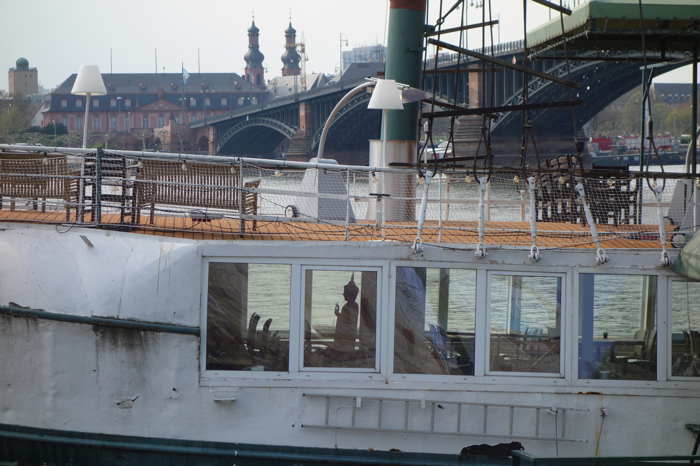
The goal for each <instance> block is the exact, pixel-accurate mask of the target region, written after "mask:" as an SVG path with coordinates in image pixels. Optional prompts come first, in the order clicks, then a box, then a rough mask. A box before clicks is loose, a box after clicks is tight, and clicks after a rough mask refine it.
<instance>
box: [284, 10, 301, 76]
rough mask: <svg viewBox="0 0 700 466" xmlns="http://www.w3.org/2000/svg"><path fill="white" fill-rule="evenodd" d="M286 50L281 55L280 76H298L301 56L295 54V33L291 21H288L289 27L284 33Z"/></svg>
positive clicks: (297, 53)
mask: <svg viewBox="0 0 700 466" xmlns="http://www.w3.org/2000/svg"><path fill="white" fill-rule="evenodd" d="M284 37H285V39H286V40H285V44H284V48H285V49H286V50H285V51H284V53H283V54H282V63H283V64H284V66H283V67H282V76H298V75H299V74H300V73H301V69H300V68H299V61H301V56H300V55H299V52H297V43H296V42H297V31H296V29H294V28H293V27H292V20H291V18H290V19H289V27H288V28H287V30H286V31H285V32H284Z"/></svg>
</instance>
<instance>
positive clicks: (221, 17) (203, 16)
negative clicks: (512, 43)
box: [0, 0, 690, 90]
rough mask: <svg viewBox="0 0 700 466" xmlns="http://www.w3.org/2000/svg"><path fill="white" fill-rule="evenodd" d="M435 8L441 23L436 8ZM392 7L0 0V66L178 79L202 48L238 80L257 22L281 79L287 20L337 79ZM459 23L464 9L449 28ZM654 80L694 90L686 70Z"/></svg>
mask: <svg viewBox="0 0 700 466" xmlns="http://www.w3.org/2000/svg"><path fill="white" fill-rule="evenodd" d="M452 3H453V2H452V1H447V0H446V1H445V2H444V4H445V5H451V4H452ZM467 4H469V2H467ZM514 4H518V5H519V4H520V2H516V0H492V10H493V15H494V17H499V19H500V21H501V27H500V38H501V41H507V40H515V39H519V38H521V37H522V30H523V27H522V24H521V21H522V20H521V16H520V9H519V8H515V9H514V8H513V5H514ZM430 5H431V10H433V11H432V14H431V17H432V18H435V17H436V16H437V11H436V10H437V8H438V5H439V1H438V0H432V1H430ZM387 6H388V0H352V1H344V0H198V1H192V0H187V1H186V0H112V1H106V0H91V1H88V0H61V1H57V0H0V34H1V36H0V67H4V68H5V69H9V68H10V67H13V66H14V65H15V61H16V60H17V58H18V57H26V58H27V59H28V60H29V63H30V66H32V67H36V68H38V70H39V83H40V85H42V86H43V87H44V88H46V89H52V88H54V87H56V86H58V85H59V84H60V83H61V82H63V81H64V80H65V79H66V78H67V77H68V76H69V75H70V74H71V73H75V72H77V70H78V69H79V67H80V65H81V64H96V65H98V66H99V67H100V69H101V71H102V72H103V73H108V72H109V71H110V69H111V70H112V71H113V72H115V73H127V72H129V73H137V72H141V73H148V72H155V70H156V65H155V50H156V49H157V50H158V53H157V54H158V71H159V72H163V71H165V72H171V73H172V72H180V71H181V68H182V65H183V64H184V67H185V68H186V69H187V70H188V71H189V72H190V73H192V72H197V70H198V60H197V50H198V49H199V54H200V57H201V58H200V62H199V64H200V66H201V71H202V72H234V73H239V74H242V73H243V68H244V66H245V63H244V61H243V55H244V54H245V52H246V50H247V41H248V38H247V29H248V27H249V26H250V23H251V19H252V17H253V15H254V17H255V22H256V24H257V26H258V27H259V28H260V49H261V51H262V52H263V54H264V55H265V62H264V65H265V67H266V69H267V74H266V77H267V78H268V79H269V78H272V77H275V76H279V75H280V74H281V68H282V62H281V61H280V56H281V55H282V53H283V52H284V30H285V29H286V28H287V25H288V23H289V18H290V15H291V18H292V22H293V24H294V27H295V29H297V41H298V42H300V41H302V40H303V41H304V42H305V43H306V49H307V54H308V63H307V71H309V72H310V71H315V72H325V73H334V72H335V71H336V70H337V68H338V65H339V62H340V51H341V47H342V49H343V50H349V49H350V48H352V47H357V46H362V45H371V44H376V43H384V42H385V34H386V19H387ZM467 14H468V15H469V20H470V22H471V21H476V20H477V18H480V17H481V10H477V9H476V8H472V7H469V8H468V11H467ZM528 15H529V17H530V22H529V23H528V27H534V26H537V25H539V24H541V23H543V22H545V21H546V20H547V19H548V13H547V10H546V9H545V7H542V6H539V5H536V4H534V3H533V4H532V6H531V7H529V13H528ZM458 21H459V11H458V12H455V13H453V14H452V16H451V17H450V19H449V20H448V21H447V22H446V24H445V26H450V25H455V24H458ZM495 34H496V35H497V36H498V34H499V32H498V30H496V32H495ZM341 36H342V41H341ZM454 36H456V35H454ZM478 37H479V33H478V32H474V33H473V34H472V35H471V36H470V38H469V40H470V45H471V46H478ZM455 39H456V37H455ZM110 49H111V50H112V61H111V68H110ZM658 80H659V81H665V82H689V81H690V70H689V67H687V68H685V69H681V70H677V71H675V72H672V73H668V74H667V75H664V76H661V77H660V78H658ZM0 89H3V90H7V73H4V72H3V73H0Z"/></svg>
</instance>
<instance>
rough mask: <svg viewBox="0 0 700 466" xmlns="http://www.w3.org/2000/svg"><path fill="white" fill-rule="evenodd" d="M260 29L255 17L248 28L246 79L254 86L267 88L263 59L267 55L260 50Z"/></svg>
mask: <svg viewBox="0 0 700 466" xmlns="http://www.w3.org/2000/svg"><path fill="white" fill-rule="evenodd" d="M259 37H260V29H258V27H257V26H256V25H255V17H253V22H252V24H251V26H250V28H248V51H247V52H246V54H245V56H244V57H243V58H244V59H245V63H246V66H245V79H246V80H247V81H249V82H250V83H251V84H252V85H253V87H257V88H259V89H265V68H263V64H262V63H263V60H265V55H263V54H262V52H260V41H259Z"/></svg>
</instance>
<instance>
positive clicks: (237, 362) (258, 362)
mask: <svg viewBox="0 0 700 466" xmlns="http://www.w3.org/2000/svg"><path fill="white" fill-rule="evenodd" d="M290 286H291V267H290V266H289V265H271V264H234V263H223V262H211V263H210V264H209V285H208V295H207V369H208V370H242V371H287V370H288V368H289V296H290Z"/></svg>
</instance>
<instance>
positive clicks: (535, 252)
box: [527, 176, 540, 262]
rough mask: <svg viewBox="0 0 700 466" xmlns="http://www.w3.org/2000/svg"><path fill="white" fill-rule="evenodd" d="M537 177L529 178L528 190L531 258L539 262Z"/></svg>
mask: <svg viewBox="0 0 700 466" xmlns="http://www.w3.org/2000/svg"><path fill="white" fill-rule="evenodd" d="M535 188H536V186H535V177H534V176H531V177H529V178H528V179H527V190H528V194H529V196H530V199H529V200H530V241H531V245H530V259H532V260H533V261H535V262H537V261H538V260H540V250H539V248H538V247H537V210H536V203H535Z"/></svg>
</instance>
